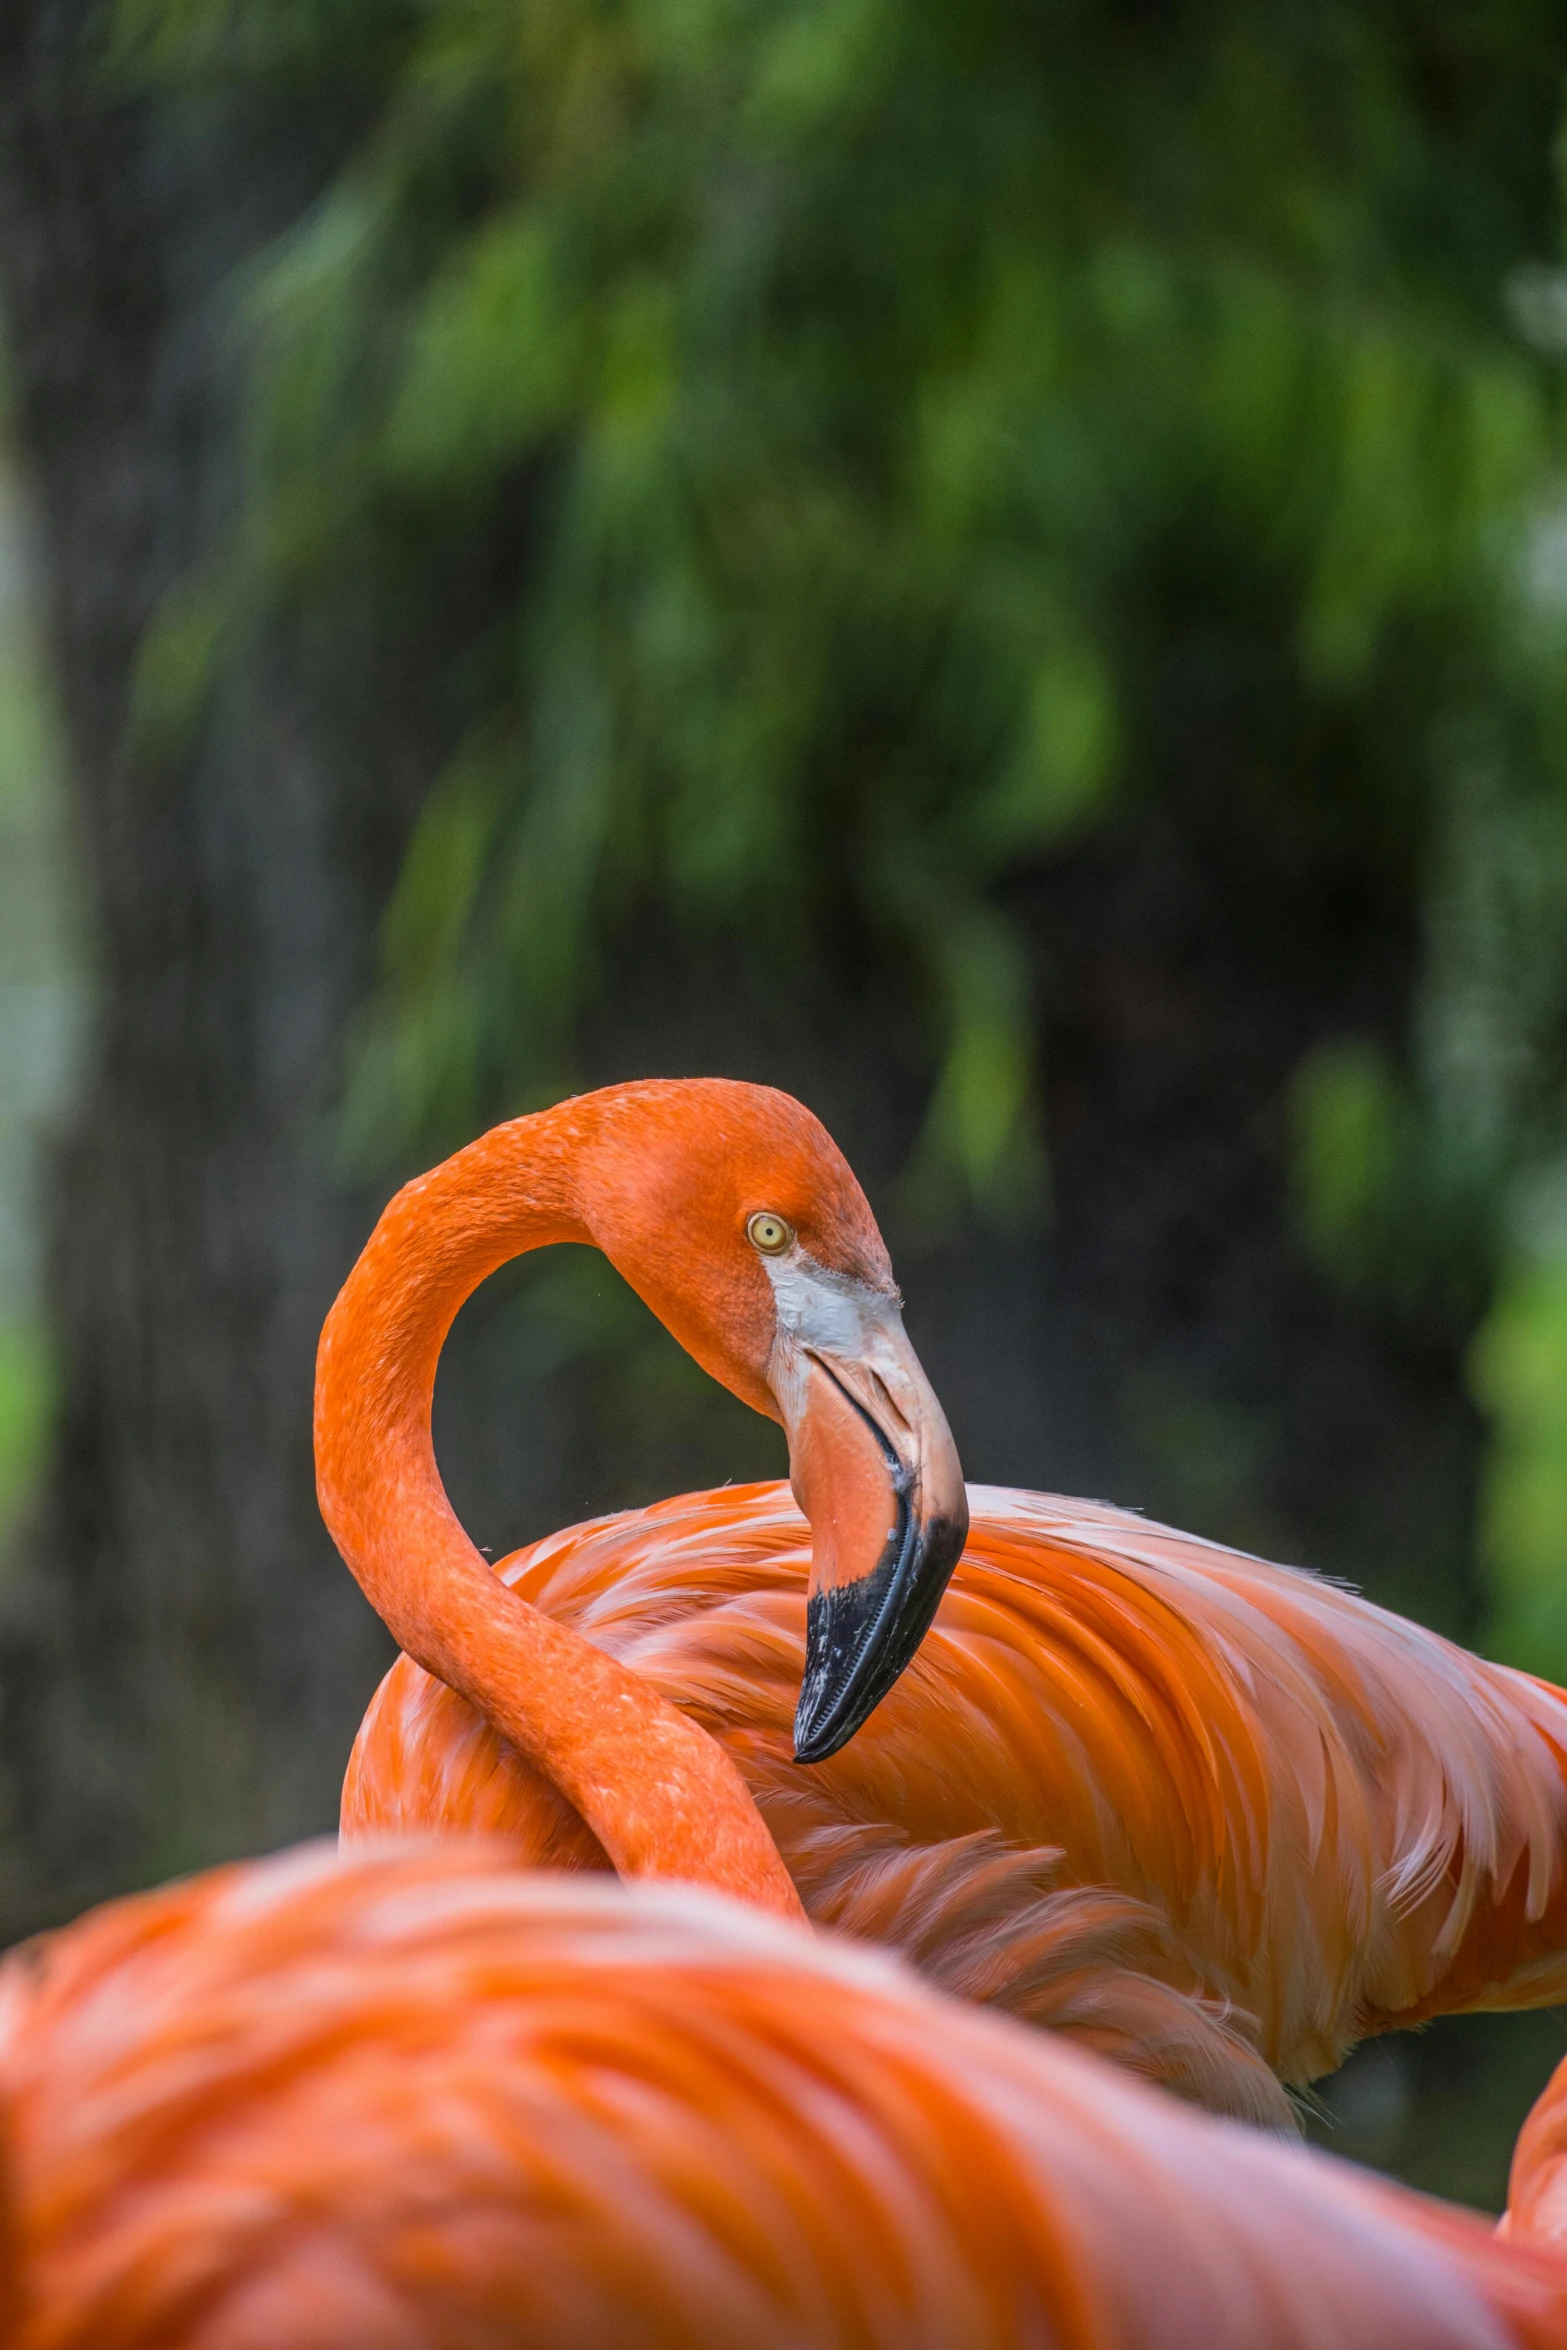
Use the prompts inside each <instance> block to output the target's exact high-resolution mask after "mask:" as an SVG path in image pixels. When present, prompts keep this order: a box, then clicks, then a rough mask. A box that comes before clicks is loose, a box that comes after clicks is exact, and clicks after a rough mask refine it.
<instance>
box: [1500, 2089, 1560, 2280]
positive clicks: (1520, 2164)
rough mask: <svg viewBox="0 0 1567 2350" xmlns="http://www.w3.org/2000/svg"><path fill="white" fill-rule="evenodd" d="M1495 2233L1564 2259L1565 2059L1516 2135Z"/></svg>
mask: <svg viewBox="0 0 1567 2350" xmlns="http://www.w3.org/2000/svg"><path fill="white" fill-rule="evenodd" d="M1497 2232H1498V2234H1500V2235H1504V2236H1505V2235H1511V2236H1514V2237H1516V2238H1519V2239H1523V2238H1527V2239H1528V2240H1529V2241H1531V2242H1533V2243H1537V2244H1550V2245H1553V2246H1555V2247H1556V2248H1557V2249H1558V2250H1560V2251H1561V2252H1563V2253H1564V2254H1567V2057H1564V2058H1563V2059H1562V2061H1561V2063H1560V2064H1559V2065H1558V2066H1557V2067H1556V2070H1555V2072H1554V2073H1553V2074H1552V2075H1551V2078H1550V2080H1549V2081H1548V2082H1547V2084H1546V2086H1545V2088H1544V2089H1543V2090H1542V2091H1541V2093H1540V2095H1539V2097H1538V2098H1537V2099H1536V2100H1535V2103H1534V2107H1533V2110H1532V2111H1531V2113H1530V2115H1529V2118H1528V2120H1527V2121H1526V2122H1525V2123H1524V2126H1523V2128H1522V2129H1521V2130H1520V2131H1519V2133H1518V2143H1517V2145H1516V2146H1515V2147H1514V2148H1513V2161H1512V2169H1511V2171H1510V2173H1509V2175H1508V2180H1507V2209H1506V2211H1505V2212H1504V2213H1503V2214H1502V2219H1501V2224H1500V2227H1499V2229H1498V2231H1497Z"/></svg>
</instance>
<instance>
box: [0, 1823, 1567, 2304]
mask: <svg viewBox="0 0 1567 2350" xmlns="http://www.w3.org/2000/svg"><path fill="white" fill-rule="evenodd" d="M0 2106H3V2112H4V2120H5V2138H6V2147H7V2164H8V2181H7V2184H8V2190H9V2191H8V2196H7V2209H6V2219H7V2225H8V2233H9V2236H10V2239H11V2241H10V2247H9V2250H10V2255H11V2257H10V2260H9V2262H8V2264H7V2266H8V2273H9V2277H10V2281H11V2283H12V2286H13V2289H14V2291H15V2294H16V2296H17V2306H16V2308H15V2310H14V2311H13V2322H12V2327H11V2330H10V2332H9V2334H8V2336H7V2342H8V2350H275V2346H276V2345H279V2344H285V2343H286V2344H287V2345H288V2350H344V2346H345V2345H347V2344H350V2343H351V2344H352V2345H353V2346H354V2350H437V2346H439V2350H503V2346H504V2350H568V2346H569V2350H633V2346H636V2350H659V2346H661V2345H668V2346H671V2350H673V2346H675V2345H679V2346H680V2350H732V2345H733V2344H735V2343H736V2342H744V2343H745V2344H746V2345H747V2346H748V2350H1256V2345H1258V2344H1260V2343H1266V2344H1268V2345H1269V2350H1509V2346H1511V2350H1547V2346H1548V2345H1559V2344H1561V2343H1562V2342H1563V2341H1564V2340H1567V2262H1564V2261H1563V2260H1562V2259H1561V2258H1560V2257H1559V2256H1555V2255H1552V2254H1550V2253H1545V2252H1540V2251H1537V2250H1535V2249H1533V2248H1531V2247H1528V2246H1515V2245H1509V2244H1506V2243H1498V2242H1497V2240H1496V2239H1495V2237H1494V2236H1493V2235H1491V2234H1490V2232H1489V2231H1488V2230H1486V2229H1485V2228H1484V2227H1483V2226H1482V2225H1481V2224H1480V2223H1479V2222H1477V2221H1475V2220H1474V2219H1473V2217H1472V2216H1471V2215H1467V2214H1460V2213H1457V2212H1452V2211H1447V2210H1444V2209H1443V2208H1442V2207H1440V2206H1438V2205H1434V2204H1428V2203H1426V2202H1424V2201H1423V2200H1422V2199H1421V2198H1418V2197H1416V2196H1413V2195H1410V2194H1408V2193H1407V2192H1405V2191H1403V2190H1400V2189H1395V2188H1393V2187H1391V2186H1389V2185H1387V2184H1386V2183H1377V2182H1374V2181H1372V2180H1371V2179H1369V2178H1367V2177H1365V2176H1364V2175H1361V2174H1357V2173H1355V2172H1354V2171H1352V2170H1351V2169H1350V2167H1349V2166H1348V2165H1345V2164H1342V2163H1338V2162H1335V2161H1333V2160H1331V2159H1330V2158H1328V2157H1324V2156H1321V2155H1316V2154H1312V2153H1310V2152H1308V2151H1307V2150H1305V2149H1304V2148H1298V2147H1288V2146H1284V2145H1282V2144H1276V2143H1271V2142H1269V2141H1267V2140H1265V2139H1258V2138H1257V2137H1256V2135H1255V2134H1254V2133H1249V2132H1242V2131H1238V2130H1237V2129H1235V2127H1234V2126H1233V2125H1231V2124H1227V2123H1222V2122H1219V2121H1216V2120H1213V2119H1211V2118H1210V2117H1208V2116H1204V2115H1199V2114H1194V2113H1192V2112H1190V2111H1189V2110H1187V2109H1185V2108H1182V2107H1180V2106H1178V2105H1176V2104H1175V2103H1174V2102H1173V2101H1171V2100H1168V2099H1165V2098H1161V2097H1158V2096H1156V2095H1155V2094H1154V2093H1152V2092H1151V2091H1148V2090H1146V2089H1143V2088H1140V2087H1139V2086H1138V2085H1137V2084H1136V2083H1134V2082H1131V2081H1129V2080H1127V2079H1125V2078H1124V2076H1121V2075H1118V2074H1116V2073H1114V2072H1113V2071H1111V2070H1110V2069H1109V2068H1108V2067H1106V2066H1104V2065H1102V2064H1100V2063H1099V2062H1098V2061H1097V2060H1096V2059H1094V2058H1092V2057H1089V2056H1085V2055H1083V2054H1080V2053H1079V2052H1078V2051H1076V2050H1073V2049H1070V2048H1066V2047H1063V2046H1061V2045H1060V2044H1059V2043H1058V2042H1055V2041H1053V2040H1051V2039H1049V2038H1047V2037H1045V2036H1042V2035H1039V2034H1034V2033H1028V2032H1024V2031H1021V2030H1019V2029H1018V2028H1017V2027H1016V2026H1014V2025H1011V2024H1009V2023H1007V2022H1006V2021H1005V2019H1002V2018H996V2017H989V2016H986V2015H983V2014H981V2013H978V2012H977V2011H974V2010H971V2009H965V2008H958V2007H955V2006H953V2005H951V2004H950V2003H948V2002H945V2001H942V2000H940V1999H938V1998H936V1997H935V1996H934V1995H933V1994H931V1993H930V1992H928V1991H926V1990H923V1989H921V1988H920V1987H919V1986H918V1985H917V1984H915V1983H914V1982H913V1980H912V1979H911V1978H909V1977H908V1976H907V1975H906V1974H905V1973H904V1972H903V1970H902V1969H901V1968H898V1967H896V1966H895V1965H893V1964H892V1963H890V1962H888V1961H886V1960H884V1959H883V1958H881V1957H880V1956H879V1955H873V1954H871V1953H868V1952H864V1951H862V1950H860V1949H858V1948H856V1947H854V1946H852V1945H848V1944H845V1943H842V1942H840V1941H828V1940H826V1939H824V1938H821V1937H817V1936H812V1935H808V1934H807V1933H805V1932H804V1931H803V1930H802V1929H800V1928H798V1927H791V1926H787V1925H783V1924H780V1923H778V1922H777V1921H775V1920H773V1919H770V1918H767V1917H764V1916H762V1915H760V1914H758V1913H756V1912H754V1911H752V1910H749V1909H746V1908H742V1907H741V1906H739V1905H738V1904H734V1903H730V1902H726V1901H720V1900H717V1899H715V1898H714V1897H712V1896H710V1895H705V1894H698V1893H695V1892H689V1891H685V1890H682V1889H678V1888H670V1887H667V1886H646V1885H644V1886H633V1887H627V1888H621V1887H619V1886H614V1885H610V1884H607V1883H603V1882H599V1883H595V1882H594V1881H592V1880H591V1879H589V1878H585V1877H582V1876H577V1877H561V1876H556V1877H545V1876H536V1875H529V1874H525V1873H522V1872H516V1871H502V1870H497V1869H496V1868H495V1866H494V1856H493V1854H487V1853H486V1852H484V1851H483V1850H482V1849H480V1850H476V1849H474V1848H472V1847H464V1846H460V1845H458V1844H456V1843H448V1844H446V1845H445V1846H444V1847H442V1848H440V1849H438V1850H437V1849H431V1850H427V1851H425V1852H422V1853H421V1852H403V1853H400V1854H396V1855H391V1854H385V1855H381V1856H379V1857H373V1858H369V1857H362V1858H360V1859H359V1860H358V1861H356V1862H353V1863H350V1864H345V1863H344V1862H342V1861H340V1860H338V1859H337V1858H336V1856H334V1855H331V1854H328V1853H326V1852H323V1851H321V1850H319V1849H317V1850H315V1851H307V1852H305V1853H301V1854H297V1855H291V1856H288V1857H286V1858H284V1859H282V1860H280V1861H274V1862H270V1863H263V1864H260V1865H254V1864H252V1865H249V1866H240V1867H235V1868H229V1869H224V1870H219V1871H216V1872H214V1873H212V1874H211V1875H209V1876H206V1877H203V1878H199V1879H197V1880H195V1881H193V1882H191V1883H188V1884H184V1885H178V1886H174V1887H171V1888H169V1889H167V1890H165V1891H162V1892H158V1893H152V1894H144V1895H138V1896H135V1897H132V1898H131V1899H129V1900H125V1901H121V1902H118V1903H115V1904H113V1905H112V1906H110V1907H108V1908H107V1909H105V1910H102V1911H99V1912H96V1913H94V1914H93V1915H92V1916H90V1917H88V1918H86V1919H85V1920H83V1921H82V1922H81V1923H80V1924H78V1925H77V1926H75V1927H71V1928H67V1929H66V1930H64V1931H63V1932H62V1933H60V1934H58V1935H55V1936H52V1937H50V1938H48V1939H47V1940H45V1941H43V1942H42V1943H40V1944H35V1945H33V1946H31V1947H30V1948H26V1949H24V1950H22V1951H21V1952H19V1953H17V1954H14V1955H13V1956H12V1957H11V1958H10V1959H9V1960H7V1961H6V1963H5V1965H4V1968H3V1970H0Z"/></svg>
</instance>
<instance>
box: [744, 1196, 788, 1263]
mask: <svg viewBox="0 0 1567 2350" xmlns="http://www.w3.org/2000/svg"><path fill="white" fill-rule="evenodd" d="M745 1230H746V1237H747V1239H748V1240H749V1241H750V1243H751V1246H752V1247H753V1248H759V1249H760V1250H761V1252H762V1254H763V1256H764V1257H781V1256H782V1255H783V1252H784V1250H785V1249H786V1248H788V1247H789V1246H790V1244H791V1242H792V1241H793V1239H794V1227H793V1226H792V1225H790V1224H786V1223H785V1222H784V1220H783V1218H782V1216H775V1215H773V1214H772V1212H771V1211H770V1210H769V1209H767V1208H763V1209H762V1210H761V1211H760V1213H759V1214H757V1215H755V1216H753V1217H752V1218H751V1220H750V1222H749V1223H748V1224H747V1226H746V1228H745Z"/></svg>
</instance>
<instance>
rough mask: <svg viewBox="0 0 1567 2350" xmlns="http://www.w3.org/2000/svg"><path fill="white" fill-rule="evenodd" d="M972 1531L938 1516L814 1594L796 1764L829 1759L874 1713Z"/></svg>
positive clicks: (928, 1618) (797, 1723)
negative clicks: (875, 1561) (907, 1540)
mask: <svg viewBox="0 0 1567 2350" xmlns="http://www.w3.org/2000/svg"><path fill="white" fill-rule="evenodd" d="M967 1532H968V1526H967V1522H966V1520H965V1522H964V1523H963V1524H961V1525H958V1524H956V1523H953V1522H951V1521H949V1520H948V1519H945V1518H937V1519H933V1520H932V1521H931V1522H930V1523H929V1524H928V1525H926V1526H925V1527H924V1528H923V1529H922V1530H921V1533H920V1537H919V1540H918V1542H917V1544H915V1545H906V1544H900V1545H899V1547H898V1549H897V1550H896V1551H894V1553H893V1555H892V1556H891V1557H889V1558H886V1559H884V1560H883V1561H882V1563H881V1564H880V1565H879V1566H877V1567H876V1568H875V1569H874V1570H873V1572H872V1573H870V1574H869V1575H862V1576H861V1577H860V1579H859V1580H858V1582H855V1583H843V1584H839V1585H838V1586H837V1587H836V1588H835V1589H833V1590H831V1591H818V1592H816V1593H814V1594H813V1595H812V1598H811V1601H810V1605H809V1608H808V1610H807V1614H806V1627H805V1677H804V1679H803V1681H802V1682H801V1684H800V1702H799V1704H798V1706H797V1707H796V1709H795V1716H794V1759H795V1761H796V1762H798V1763H819V1762H826V1761H827V1759H828V1757H829V1756H831V1755H834V1754H836V1753H837V1752H838V1750H839V1748H840V1747H843V1746H847V1745H848V1743H849V1740H850V1739H851V1738H852V1737H853V1736H854V1734H855V1732H856V1730H858V1729H859V1728H860V1727H861V1726H862V1724H863V1723H865V1722H866V1721H867V1720H868V1719H869V1718H870V1716H871V1715H872V1714H873V1713H874V1712H875V1710H876V1708H877V1706H878V1705H880V1703H881V1701H882V1699H883V1698H884V1697H885V1696H886V1694H887V1692H888V1690H889V1689H890V1688H891V1687H892V1685H893V1683H894V1682H895V1681H896V1680H897V1679H898V1677H899V1675H900V1674H901V1673H902V1672H903V1670H904V1667H905V1666H906V1665H907V1664H908V1663H909V1662H910V1661H911V1659H912V1658H913V1655H914V1652H915V1650H916V1649H917V1648H918V1647H919V1644H920V1642H921V1641H922V1640H923V1639H924V1637H925V1634H926V1633H927V1632H928V1631H929V1629H930V1625H931V1620H932V1618H933V1617H934V1615H935V1613H936V1609H937V1607H938V1606H939V1605H940V1602H941V1595H942V1593H943V1592H944V1591H945V1590H946V1588H947V1583H948V1581H949V1579H950V1577H951V1574H952V1570H953V1568H954V1567H955V1566H956V1565H957V1563H958V1560H959V1558H960V1557H961V1555H962V1551H963V1543H964V1538H965V1536H966V1535H967Z"/></svg>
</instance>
